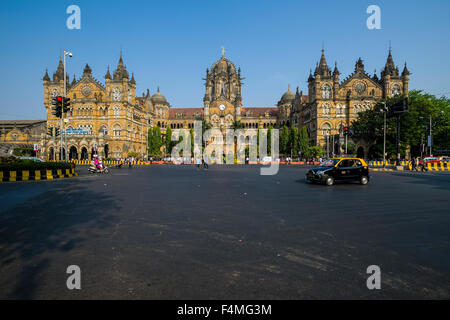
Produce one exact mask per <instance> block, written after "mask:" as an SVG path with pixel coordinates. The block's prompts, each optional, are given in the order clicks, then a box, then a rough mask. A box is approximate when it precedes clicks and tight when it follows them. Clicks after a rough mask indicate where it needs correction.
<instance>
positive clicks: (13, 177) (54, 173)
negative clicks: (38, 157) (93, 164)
mask: <svg viewBox="0 0 450 320" xmlns="http://www.w3.org/2000/svg"><path fill="white" fill-rule="evenodd" d="M75 176H78V173H76V172H75V169H74V168H72V169H53V170H45V169H44V170H17V171H15V170H11V171H10V170H5V171H0V182H13V181H28V180H53V179H58V178H72V177H75Z"/></svg>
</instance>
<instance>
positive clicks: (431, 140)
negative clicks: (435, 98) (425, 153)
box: [430, 115, 433, 157]
mask: <svg viewBox="0 0 450 320" xmlns="http://www.w3.org/2000/svg"><path fill="white" fill-rule="evenodd" d="M431 127H432V123H431V115H430V157H431V148H432V145H433V131H432V129H431Z"/></svg>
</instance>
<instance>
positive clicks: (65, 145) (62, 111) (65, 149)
mask: <svg viewBox="0 0 450 320" xmlns="http://www.w3.org/2000/svg"><path fill="white" fill-rule="evenodd" d="M66 90H67V89H66V50H64V98H65V97H66ZM64 98H63V103H62V110H61V114H62V117H61V119H62V118H63V117H64V121H63V122H64V140H65V143H64V151H65V157H64V160H66V162H67V133H66V116H65V114H64ZM61 138H62V135H61Z"/></svg>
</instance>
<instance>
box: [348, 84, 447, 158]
mask: <svg viewBox="0 0 450 320" xmlns="http://www.w3.org/2000/svg"><path fill="white" fill-rule="evenodd" d="M401 98H402V97H397V98H393V99H388V100H387V101H386V104H387V105H391V104H393V103H394V102H396V101H398V99H401ZM382 107H383V104H382V103H378V104H377V105H375V107H374V108H373V109H371V110H367V111H364V112H360V113H359V114H358V119H357V120H355V121H353V122H352V131H353V132H354V137H355V138H356V139H360V138H363V139H365V140H366V141H368V142H371V143H373V144H374V145H373V147H372V148H371V151H372V152H371V155H370V156H371V157H372V158H381V157H382V156H383V113H382V112H381V108H382ZM430 116H431V117H432V129H433V140H434V147H433V148H434V150H438V149H440V150H450V136H449V135H450V100H449V99H448V98H447V97H441V98H436V97H435V96H433V95H430V94H427V93H422V91H419V90H412V91H410V92H409V112H407V113H404V114H402V115H401V122H400V132H401V136H400V146H401V148H400V153H401V155H402V156H404V155H405V151H406V148H407V147H410V150H411V154H412V155H413V156H418V155H420V144H421V142H422V141H423V142H425V143H426V141H427V136H428V135H429V129H430V125H429V122H430ZM396 131H397V126H396V119H395V117H393V115H390V114H388V116H387V119H386V153H387V154H388V157H389V156H391V157H394V156H395V153H396V144H395V143H396Z"/></svg>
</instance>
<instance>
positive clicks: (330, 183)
mask: <svg viewBox="0 0 450 320" xmlns="http://www.w3.org/2000/svg"><path fill="white" fill-rule="evenodd" d="M325 184H326V185H327V186H332V185H333V184H334V179H333V178H332V177H327V178H326V179H325Z"/></svg>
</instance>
